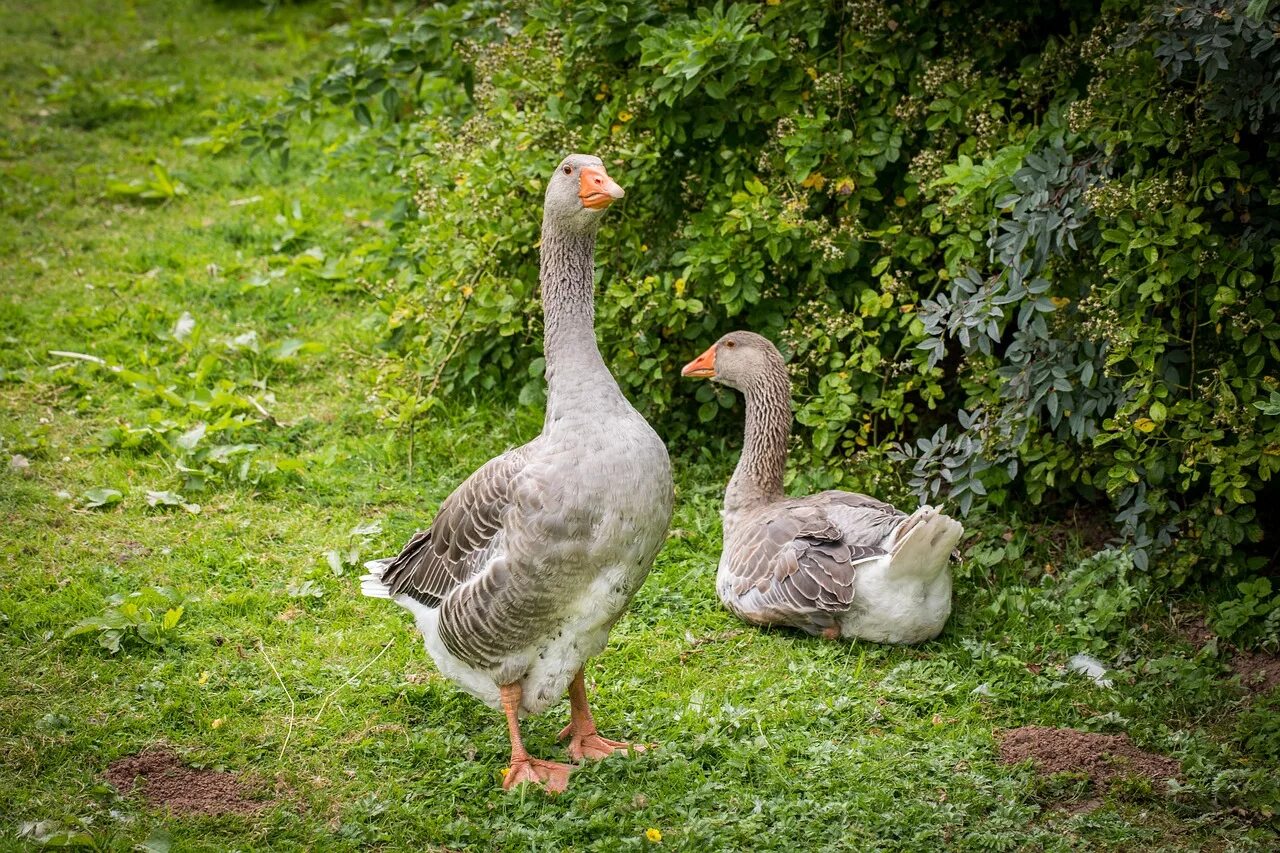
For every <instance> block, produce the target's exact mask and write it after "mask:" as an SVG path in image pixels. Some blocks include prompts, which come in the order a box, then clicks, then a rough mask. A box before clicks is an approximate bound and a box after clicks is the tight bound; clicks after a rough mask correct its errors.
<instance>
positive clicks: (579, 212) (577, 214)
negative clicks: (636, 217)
mask: <svg viewBox="0 0 1280 853" xmlns="http://www.w3.org/2000/svg"><path fill="white" fill-rule="evenodd" d="M623 195H625V193H624V192H623V191H622V187H620V186H618V184H617V183H616V182H615V181H614V180H613V178H611V177H609V173H608V172H607V171H605V168H604V163H603V162H601V160H600V158H599V157H593V156H591V155H590V154H570V155H569V156H568V157H566V158H564V160H562V161H561V162H560V165H559V166H556V170H555V171H554V172H552V173H551V180H549V181H548V182H547V195H546V199H545V201H544V203H543V224H544V226H545V225H555V226H556V227H557V228H559V229H561V230H565V231H572V232H576V233H579V234H584V233H590V232H592V231H594V230H595V229H596V228H597V227H599V225H600V218H601V216H603V215H604V212H605V211H606V210H608V209H609V205H611V204H613V203H614V202H615V201H617V200H618V199H620V198H622V197H623Z"/></svg>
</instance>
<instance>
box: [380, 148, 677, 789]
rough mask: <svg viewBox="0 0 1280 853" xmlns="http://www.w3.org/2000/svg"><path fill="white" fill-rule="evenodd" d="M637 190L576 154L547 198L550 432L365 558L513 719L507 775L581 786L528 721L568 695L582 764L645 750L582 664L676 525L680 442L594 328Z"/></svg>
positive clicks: (481, 695) (449, 661)
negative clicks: (618, 212)
mask: <svg viewBox="0 0 1280 853" xmlns="http://www.w3.org/2000/svg"><path fill="white" fill-rule="evenodd" d="M622 197H623V190H622V188H621V187H620V186H618V184H617V183H615V182H614V180H613V179H612V178H610V177H609V175H608V173H607V171H606V170H605V167H604V164H603V163H602V162H601V161H600V159H599V158H598V157H592V156H588V155H583V154H574V155H571V156H569V157H567V158H565V160H564V161H563V162H561V163H560V165H559V166H557V167H556V170H555V172H553V173H552V176H551V179H550V180H549V181H548V183H547V189H546V195H545V199H544V205H543V219H542V240H541V243H540V246H541V270H540V275H539V278H540V283H541V288H542V304H543V313H544V317H545V323H544V335H543V348H544V355H545V357H546V380H547V404H546V417H545V421H544V424H543V428H542V432H541V433H540V434H539V435H538V436H537V437H536V438H534V439H533V440H532V441H530V442H529V443H528V444H525V445H523V446H521V447H517V448H515V449H513V450H509V451H507V452H506V453H503V454H502V455H501V456H498V457H496V458H494V459H492V460H490V461H489V462H487V463H486V464H485V465H483V466H482V467H481V468H480V469H479V470H477V471H476V472H475V473H474V474H472V475H471V476H470V477H469V478H467V480H466V481H465V482H463V483H462V485H460V486H458V488H457V490H456V491H454V492H453V494H451V495H450V496H449V497H448V498H446V499H445V500H444V502H443V503H441V504H440V508H439V510H438V511H437V513H436V515H435V518H434V520H433V521H432V523H431V526H430V527H429V528H428V529H426V530H425V531H422V532H420V533H418V534H417V535H415V536H413V537H412V538H411V539H410V540H409V542H408V544H406V545H405V546H404V549H403V550H402V551H401V552H400V553H399V555H397V556H395V557H392V558H388V559H382V560H374V561H371V562H369V563H367V564H366V568H367V569H368V570H369V573H368V574H366V575H364V576H363V577H362V578H361V590H362V592H363V593H364V594H365V595H367V596H371V597H373V598H389V599H391V600H392V601H394V602H396V603H397V604H399V605H401V606H402V607H404V608H405V609H407V610H408V611H409V612H410V613H412V614H413V616H414V619H415V621H416V625H417V628H418V630H419V631H420V632H421V633H422V636H423V639H424V643H425V646H426V649H427V652H428V654H429V655H430V656H431V658H432V659H433V660H434V661H435V664H436V666H437V667H438V668H439V670H440V672H441V673H442V674H443V675H445V676H446V677H447V678H449V679H451V680H452V681H453V682H455V683H456V684H457V685H458V686H460V687H461V688H462V690H464V691H465V692H467V693H469V694H471V695H472V696H474V697H476V698H478V699H480V700H481V701H482V702H484V703H485V704H487V705H489V706H490V707H493V708H496V709H500V710H501V711H502V712H503V713H504V714H505V715H506V721H507V732H508V735H509V737H510V740H511V766H510V768H509V770H507V771H506V777H505V779H504V780H503V783H502V784H503V787H504V788H505V789H507V790H511V789H512V788H514V787H515V786H516V785H519V784H520V783H522V782H532V783H534V784H536V785H539V786H541V787H543V788H544V789H545V790H547V791H548V792H553V793H555V792H560V791H563V790H565V788H566V787H567V785H568V779H569V771H570V770H571V769H572V767H571V766H570V765H567V764H561V763H557V762H554V761H544V760H541V759H537V758H533V757H532V756H530V755H529V753H528V752H527V751H526V749H525V747H524V744H523V742H522V740H521V735H520V719H521V718H522V717H524V716H527V715H530V714H539V713H541V712H543V711H545V710H546V709H547V708H548V707H549V706H551V705H552V704H553V703H555V702H558V701H559V700H560V698H561V697H563V696H564V694H565V692H566V690H567V691H568V694H569V702H570V721H569V725H568V726H566V727H565V729H564V730H563V731H562V732H561V733H560V739H561V740H563V739H564V738H566V737H567V738H569V744H568V754H569V756H570V758H572V759H574V760H575V761H579V762H580V761H583V760H585V759H599V758H604V757H606V756H608V755H610V754H612V753H613V752H615V751H618V750H627V749H636V750H641V749H642V748H643V747H641V746H638V745H637V746H633V745H630V744H627V743H624V742H621V741H614V740H609V739H607V738H604V737H602V736H601V735H600V734H599V732H598V731H597V729H596V724H595V721H594V719H593V717H592V714H591V709H590V706H589V705H588V702H587V692H586V681H585V677H584V670H583V666H584V664H585V662H586V661H587V659H589V658H591V657H593V656H595V655H597V654H599V653H600V652H601V651H602V650H603V649H604V646H605V644H606V641H607V639H608V635H609V630H610V628H612V627H613V624H614V623H615V622H616V621H617V620H618V618H619V617H620V616H621V615H622V613H623V611H624V610H625V608H626V606H627V603H628V602H629V601H630V600H631V597H632V596H633V595H635V593H636V590H638V589H639V588H640V585H641V584H642V583H643V582H644V579H645V576H646V575H647V574H648V572H649V568H650V566H651V565H652V563H653V559H654V556H655V555H656V554H657V552H658V549H659V547H660V546H661V545H662V542H663V540H664V539H665V537H666V532H667V527H668V525H669V523H670V521H671V506H672V500H673V497H674V486H673V484H672V479H671V462H670V459H669V458H668V456H667V449H666V447H665V445H664V444H663V442H662V440H661V439H660V438H659V437H658V435H657V433H655V432H654V431H653V428H652V427H650V426H649V424H648V423H647V422H646V421H645V419H644V418H643V417H641V415H640V414H639V413H638V412H637V411H636V410H635V409H634V408H633V407H632V406H631V404H630V403H629V402H628V401H627V399H626V397H624V396H623V394H622V392H621V390H620V389H619V388H618V383H617V382H616V381H615V380H614V378H613V376H612V374H610V373H609V369H608V368H607V367H606V366H605V363H604V360H603V358H601V356H600V350H599V348H598V347H597V345H596V336H595V304H594V283H593V277H594V270H595V242H596V231H597V229H598V228H599V226H600V221H601V218H602V216H603V213H604V211H605V210H606V209H608V207H609V206H610V205H611V204H612V203H613V202H614V201H615V200H617V199H620V198H622Z"/></svg>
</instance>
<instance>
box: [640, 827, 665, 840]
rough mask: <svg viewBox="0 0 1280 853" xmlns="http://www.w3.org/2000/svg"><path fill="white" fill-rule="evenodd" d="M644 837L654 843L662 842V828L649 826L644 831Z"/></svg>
mask: <svg viewBox="0 0 1280 853" xmlns="http://www.w3.org/2000/svg"><path fill="white" fill-rule="evenodd" d="M644 837H645V838H646V839H647V840H649V841H650V842H652V843H654V844H661V843H662V830H660V829H658V828H657V827H656V826H651V827H649V828H648V829H646V830H645V831H644Z"/></svg>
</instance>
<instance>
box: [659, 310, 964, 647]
mask: <svg viewBox="0 0 1280 853" xmlns="http://www.w3.org/2000/svg"><path fill="white" fill-rule="evenodd" d="M681 375H683V376H697V377H706V378H709V379H711V380H712V381H714V382H720V383H723V384H725V385H728V386H729V387H730V388H736V389H737V390H738V391H740V392H742V394H743V395H744V396H745V397H746V401H747V424H746V436H745V439H744V441H743V447H742V456H741V457H740V458H739V460H738V467H737V469H736V470H735V471H734V473H733V479H732V480H730V481H729V487H728V489H727V490H726V491H725V495H724V551H723V553H722V554H721V556H720V568H719V570H718V571H717V573H716V593H717V594H718V595H719V596H720V600H721V601H722V602H724V605H725V606H726V607H727V608H729V610H731V611H733V612H734V613H736V614H737V615H738V616H740V617H741V618H742V619H745V620H746V621H748V622H751V623H752V624H755V625H790V626H792V627H795V628H800V629H801V630H803V631H807V632H809V633H810V634H821V635H822V636H824V637H827V638H830V639H834V638H836V637H858V638H860V639H864V640H871V641H874V642H879V643H919V642H922V641H924V640H930V639H933V638H934V637H936V636H938V634H939V632H941V631H942V626H943V625H944V624H946V621H947V616H948V615H950V613H951V572H950V569H949V568H948V566H947V561H948V559H949V558H950V556H951V551H952V549H953V548H955V545H956V542H958V541H959V539H960V536H961V534H963V533H964V528H963V527H961V526H960V523H959V522H957V521H954V520H953V519H950V518H948V517H947V516H945V515H943V514H942V513H941V512H939V511H938V510H937V509H935V508H933V507H931V506H922V507H920V508H919V509H918V510H916V511H915V512H914V513H912V514H911V515H907V514H906V513H904V512H901V511H900V510H898V509H895V508H894V507H892V506H890V505H889V504H886V503H881V502H880V501H878V500H875V499H874V498H869V497H867V496H866V495H858V494H853V493H851V492H837V491H828V492H822V493H820V494H816V495H812V496H810V497H803V498H788V497H787V496H786V495H785V494H783V491H782V475H783V473H784V471H785V469H786V465H787V438H788V437H789V435H790V433H791V381H790V378H789V377H788V375H787V368H786V365H785V364H784V363H783V361H782V356H781V354H779V352H778V350H777V348H776V347H775V346H774V345H773V344H772V343H770V342H769V341H768V340H767V339H765V338H763V337H761V336H760V335H757V334H755V333H753V332H730V333H729V334H727V335H725V336H724V337H723V338H721V339H720V340H719V341H717V342H716V343H715V345H714V346H712V347H711V348H710V349H708V350H707V351H706V352H704V353H703V354H702V355H700V356H698V357H697V358H696V359H694V360H693V361H691V362H689V363H688V364H687V365H685V367H684V369H683V370H682V371H681Z"/></svg>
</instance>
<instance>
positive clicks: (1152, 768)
mask: <svg viewBox="0 0 1280 853" xmlns="http://www.w3.org/2000/svg"><path fill="white" fill-rule="evenodd" d="M1027 759H1031V762H1032V764H1033V765H1034V766H1035V768H1036V772H1037V773H1039V774H1040V775H1042V776H1052V775H1053V774H1054V773H1082V774H1084V775H1085V776H1088V777H1089V781H1090V782H1092V783H1093V785H1094V788H1095V789H1096V790H1104V789H1105V788H1106V787H1107V786H1108V785H1109V784H1110V783H1111V782H1112V781H1114V780H1115V779H1118V778H1120V777H1124V776H1144V777H1146V778H1147V779H1150V780H1152V781H1153V782H1156V781H1160V780H1163V779H1171V778H1174V777H1176V776H1178V771H1179V767H1178V762H1177V761H1175V760H1174V759H1172V758H1169V757H1167V756H1164V755H1156V754H1155V753H1154V752H1147V751H1146V750H1143V749H1138V747H1136V746H1134V745H1133V742H1132V741H1131V740H1129V736H1128V735H1102V734H1096V733H1094V732H1081V731H1076V730H1075V729H1055V728H1050V727H1049V726H1022V727H1020V728H1016V729H1009V730H1007V731H1006V732H1005V733H1004V734H1003V735H1002V736H1001V738H1000V761H1001V762H1002V763H1004V764H1018V763H1019V762H1022V761H1026V760H1027Z"/></svg>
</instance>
